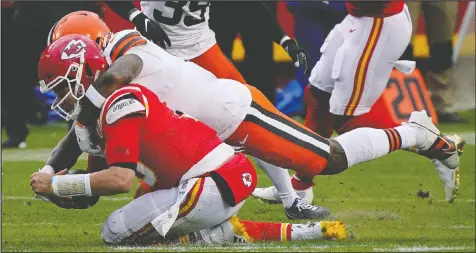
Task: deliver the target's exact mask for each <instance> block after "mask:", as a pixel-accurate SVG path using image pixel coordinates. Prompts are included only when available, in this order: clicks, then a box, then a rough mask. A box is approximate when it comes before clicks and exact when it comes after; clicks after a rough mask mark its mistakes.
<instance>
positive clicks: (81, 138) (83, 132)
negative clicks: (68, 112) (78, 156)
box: [74, 122, 103, 156]
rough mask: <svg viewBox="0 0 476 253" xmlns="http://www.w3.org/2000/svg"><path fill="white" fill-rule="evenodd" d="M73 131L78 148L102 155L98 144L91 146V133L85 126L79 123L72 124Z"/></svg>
mask: <svg viewBox="0 0 476 253" xmlns="http://www.w3.org/2000/svg"><path fill="white" fill-rule="evenodd" d="M74 132H75V133H76V140H77V141H78V145H79V148H80V149H81V150H82V151H83V152H86V153H88V154H90V155H92V156H103V152H102V150H101V148H100V147H99V145H96V146H93V144H92V143H91V133H90V132H89V129H88V128H87V127H86V126H83V125H81V124H79V123H78V122H76V123H75V125H74Z"/></svg>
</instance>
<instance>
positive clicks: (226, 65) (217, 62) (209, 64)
mask: <svg viewBox="0 0 476 253" xmlns="http://www.w3.org/2000/svg"><path fill="white" fill-rule="evenodd" d="M190 61H191V62H193V63H195V64H197V65H199V66H200V67H202V68H204V69H206V70H208V71H210V72H212V73H213V74H215V76H216V77H218V78H224V79H232V80H235V81H238V82H240V83H246V81H245V78H243V76H242V75H241V74H240V72H239V71H238V70H237V69H236V67H235V65H234V64H233V63H232V62H231V60H230V59H228V57H226V56H225V54H223V52H222V51H221V49H220V47H219V46H218V44H215V45H214V46H213V47H211V48H210V49H208V50H207V51H206V52H205V53H203V54H202V55H200V56H198V57H196V58H194V59H192V60H190Z"/></svg>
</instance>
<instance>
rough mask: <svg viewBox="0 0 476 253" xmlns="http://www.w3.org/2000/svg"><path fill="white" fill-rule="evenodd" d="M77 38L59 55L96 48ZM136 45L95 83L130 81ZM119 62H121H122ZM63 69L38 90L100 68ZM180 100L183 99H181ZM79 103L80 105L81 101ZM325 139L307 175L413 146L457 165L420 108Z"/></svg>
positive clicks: (448, 143)
mask: <svg viewBox="0 0 476 253" xmlns="http://www.w3.org/2000/svg"><path fill="white" fill-rule="evenodd" d="M128 34H130V33H129V32H126V33H124V34H123V35H128ZM132 34H133V33H132ZM114 38H115V39H116V40H118V41H121V38H122V37H121V36H119V35H116V36H115V37H114ZM134 38H135V37H132V40H131V41H133V40H134ZM135 39H136V40H135V41H140V37H137V38H135ZM88 40H89V41H90V39H88ZM81 41H82V40H74V39H73V40H71V41H70V44H68V45H67V46H66V47H65V50H66V51H67V53H66V52H63V53H62V54H61V55H62V56H64V57H66V58H65V59H68V57H69V56H68V55H81V52H83V53H84V52H89V51H90V50H97V47H92V48H90V47H88V48H87V49H86V46H85V43H84V41H83V42H81ZM83 44H84V45H83ZM53 45H55V44H54V43H53V44H52V45H50V47H51V46H53ZM71 45H75V47H76V48H78V49H77V50H74V51H71V48H70V46H71ZM80 45H83V47H81V46H80ZM116 45H117V43H112V44H110V45H109V46H111V47H115V46H116ZM140 47H142V49H143V50H145V51H142V49H141V50H140V51H132V52H134V54H133V55H126V56H124V58H123V57H121V59H119V60H120V62H121V64H118V62H114V63H113V64H112V65H111V66H110V67H109V68H108V69H107V70H106V71H105V72H104V73H103V74H102V75H100V77H99V78H98V79H96V81H95V82H97V81H103V80H106V79H107V78H106V77H108V76H114V77H115V78H114V79H112V80H114V81H117V80H122V81H123V80H129V81H128V82H130V80H134V78H135V77H134V76H129V75H130V72H131V71H132V72H141V71H142V70H141V69H142V68H147V67H149V66H145V64H146V63H147V61H145V62H144V61H142V60H141V61H140V63H141V65H137V66H136V63H137V60H139V59H141V58H139V55H142V56H141V57H144V56H143V53H147V50H146V49H150V48H149V47H144V45H142V46H140ZM153 48H158V47H156V46H153ZM159 49H160V48H159ZM131 50H132V49H131ZM161 50H162V49H160V50H158V51H157V52H155V51H153V50H152V51H151V52H155V53H157V54H159V55H160V56H161V57H162V58H167V57H168V58H169V60H170V61H171V63H173V64H179V65H178V66H182V65H180V64H183V62H181V61H175V60H174V58H173V57H171V56H167V54H163V53H162V52H161ZM70 51H71V52H70ZM106 51H108V50H106ZM162 51H163V50H162ZM141 52H142V53H141ZM97 54H101V51H100V50H99V52H97ZM147 54H148V53H147ZM147 54H146V55H147ZM101 55H102V54H101ZM127 56H130V57H127ZM45 57H46V56H45ZM144 59H146V58H144ZM40 63H41V62H40ZM58 64H61V62H59V63H58ZM122 64H125V65H122ZM142 64H144V65H142ZM160 65H161V67H165V66H167V65H165V64H160ZM144 66H145V67H144ZM187 66H189V67H190V70H192V69H193V70H196V69H195V67H194V66H193V63H192V65H187ZM54 67H55V64H50V65H45V64H40V66H39V72H40V73H42V72H47V71H48V69H50V68H54ZM182 67H184V68H185V67H186V66H185V65H184V66H182ZM83 69H84V71H83ZM171 71H172V70H171ZM197 71H198V70H197ZM64 72H66V74H65V75H64V76H58V77H57V78H55V79H53V80H51V78H52V77H54V76H55V75H46V78H47V80H46V81H48V83H46V82H45V81H42V82H41V87H42V89H43V90H47V89H49V87H50V86H51V85H54V84H55V83H56V82H57V81H58V80H62V79H68V78H73V80H74V81H76V82H79V81H80V79H81V77H82V75H86V77H87V78H89V79H92V78H93V77H95V76H97V75H99V74H100V72H101V71H100V70H97V71H94V70H92V69H91V66H90V65H89V64H88V63H86V62H82V64H80V65H79V66H78V65H75V66H73V65H71V66H70V67H69V68H64ZM199 72H200V75H202V74H206V73H205V72H204V73H201V71H199ZM85 73H86V74H85ZM166 74H167V73H166V72H164V71H162V72H161V73H160V75H161V76H162V77H167V78H170V81H167V79H164V80H163V82H164V84H166V83H167V82H172V81H173V82H175V84H177V85H178V84H179V83H178V82H177V81H178V80H176V79H174V78H176V77H174V76H167V75H166ZM149 76H150V75H148V77H149ZM207 76H208V77H210V78H211V77H212V76H210V75H208V74H207ZM162 77H160V76H159V77H155V78H154V79H153V80H156V79H157V80H158V79H160V78H162ZM202 77H203V76H202ZM77 80H79V81H77ZM138 80H139V79H138ZM142 80H143V81H147V82H152V81H153V80H150V79H142ZM225 80H226V79H225ZM228 81H231V80H228ZM159 83H162V81H160V82H159ZM124 85H126V83H124ZM139 85H141V84H139ZM149 85H150V86H149V87H150V88H151V89H157V88H160V87H161V85H155V86H154V85H152V83H150V84H149ZM188 85H189V86H186V87H187V89H191V88H193V86H190V85H192V84H191V83H190V84H188ZM78 87H81V86H78ZM91 87H92V85H90V86H89V88H88V90H90V89H91ZM146 87H147V86H146ZM180 87H182V86H180ZM180 87H179V88H180ZM223 87H227V86H223ZM237 87H241V86H240V85H238V86H237ZM170 88H172V87H170ZM71 89H72V88H71ZM75 89H78V88H76V87H75ZM182 92H187V91H186V90H182ZM76 93H78V94H80V95H81V96H82V97H84V88H82V89H79V91H75V93H74V94H76ZM154 93H155V92H154ZM86 94H87V92H86ZM162 95H163V96H165V97H167V94H162ZM162 95H159V96H162ZM179 95H181V94H179ZM197 95H198V94H197ZM181 98H183V97H182V96H181ZM63 101H64V100H63V99H61V100H60V102H59V103H62V102H63ZM83 101H85V100H84V99H83V100H81V102H83ZM181 101H182V102H183V99H182V100H181ZM169 102H170V103H171V104H172V103H174V102H177V101H172V100H169ZM103 104H104V103H103ZM81 105H83V104H82V103H81ZM58 106H61V107H62V105H61V104H60V105H58ZM76 107H78V106H76ZM190 109H193V108H190ZM63 111H65V112H66V111H69V112H67V113H68V114H69V115H71V114H72V110H71V106H69V108H68V107H67V109H63ZM252 111H253V110H252ZM261 113H262V114H267V113H264V112H261ZM265 116H266V115H265ZM249 117H250V119H256V118H257V117H260V114H258V115H257V116H256V115H250V116H249ZM268 117H270V118H273V117H272V116H269V115H268ZM217 120H218V119H217ZM270 122H274V123H275V124H278V126H279V122H276V120H275V121H270ZM245 128H246V127H245ZM248 130H249V133H250V138H253V137H251V134H256V132H254V131H253V130H250V129H248ZM238 131H240V130H238ZM305 141H306V143H308V141H310V142H312V140H310V139H306V140H305ZM325 141H326V142H328V143H329V157H328V159H326V160H325V167H324V168H323V169H321V170H319V171H318V172H313V171H308V173H311V174H312V173H316V174H321V175H331V174H337V173H340V172H342V171H344V170H346V169H347V168H349V167H352V166H353V165H355V164H358V163H362V162H365V161H369V160H373V159H377V158H379V157H381V156H384V155H386V154H388V153H390V152H393V151H395V150H398V149H405V148H410V147H417V148H418V149H420V150H423V151H425V152H428V153H429V154H431V155H432V156H434V157H435V158H438V159H439V160H441V161H444V162H446V163H447V164H449V165H450V166H453V168H454V167H456V166H458V164H459V156H458V153H457V152H456V149H457V147H456V145H455V143H454V141H453V140H451V139H450V138H448V137H447V136H441V135H440V134H439V130H438V129H437V128H436V127H435V126H434V125H433V123H432V122H431V119H430V118H429V117H428V116H427V115H426V112H424V111H422V112H413V113H412V115H411V117H410V120H409V123H408V124H406V125H403V126H399V127H396V128H389V129H372V128H359V129H356V130H353V131H350V132H348V133H345V134H343V135H341V136H338V137H336V138H331V139H325ZM356 142H357V143H360V144H361V145H355V143H356ZM306 143H301V144H302V145H306ZM245 148H246V149H251V150H253V148H254V147H253V146H246V145H245ZM76 149H78V147H77V146H76ZM282 152H284V153H286V152H287V151H286V150H284V151H282ZM63 154H64V155H65V156H71V155H70V154H69V153H68V152H67V150H63ZM71 159H74V158H71ZM306 161H307V162H310V163H313V162H315V161H313V159H309V160H306ZM288 162H289V161H288ZM301 162H302V161H301ZM318 162H321V161H318ZM59 168H63V167H62V166H59ZM53 169H55V168H54V167H53Z"/></svg>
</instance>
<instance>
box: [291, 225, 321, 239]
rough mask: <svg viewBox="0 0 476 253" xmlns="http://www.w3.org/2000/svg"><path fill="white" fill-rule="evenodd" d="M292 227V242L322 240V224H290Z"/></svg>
mask: <svg viewBox="0 0 476 253" xmlns="http://www.w3.org/2000/svg"><path fill="white" fill-rule="evenodd" d="M289 225H290V226H291V231H292V232H291V241H304V240H315V239H321V238H322V232H321V224H320V222H313V223H308V224H289Z"/></svg>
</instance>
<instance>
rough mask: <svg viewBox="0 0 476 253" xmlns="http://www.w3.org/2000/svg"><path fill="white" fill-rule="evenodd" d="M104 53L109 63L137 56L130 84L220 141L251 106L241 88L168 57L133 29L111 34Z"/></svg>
mask: <svg viewBox="0 0 476 253" xmlns="http://www.w3.org/2000/svg"><path fill="white" fill-rule="evenodd" d="M104 53H105V55H106V58H107V59H108V61H109V62H110V63H114V61H115V60H116V59H118V58H119V57H121V56H122V55H126V54H134V55H137V56H138V57H140V58H141V59H142V61H143V67H142V71H141V73H140V74H139V76H138V77H137V78H135V79H134V80H132V83H138V84H140V85H143V86H145V87H147V88H148V89H150V90H151V91H153V92H154V93H155V94H156V95H157V96H158V97H159V98H160V99H161V100H162V101H164V102H166V103H167V106H168V107H169V108H171V109H172V110H174V111H180V112H182V113H186V114H188V115H191V116H193V117H195V118H196V119H198V120H200V121H202V122H204V123H205V124H207V125H208V126H210V127H212V128H213V129H214V130H215V131H217V134H218V136H219V137H220V138H221V139H222V140H223V139H226V138H227V137H229V136H230V135H231V134H232V133H233V132H234V131H235V130H236V129H237V128H238V126H239V125H240V124H241V122H242V121H243V119H244V118H245V116H246V112H247V109H248V108H249V106H250V105H251V94H250V91H249V89H248V88H247V87H246V86H245V85H243V84H241V83H239V82H237V81H234V80H229V79H218V78H217V77H216V76H215V75H214V74H212V73H211V72H209V71H207V70H205V69H204V68H202V67H200V66H198V65H197V64H195V63H193V62H188V61H185V60H183V59H181V58H179V57H176V56H174V55H171V54H169V53H168V52H166V51H165V50H164V49H162V48H161V47H159V46H157V45H155V44H154V43H152V42H151V41H148V40H146V39H145V38H143V37H142V36H140V35H138V32H137V31H135V30H124V31H121V32H118V33H116V34H114V35H113V36H112V38H111V39H110V40H109V42H106V43H105V49H104Z"/></svg>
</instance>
